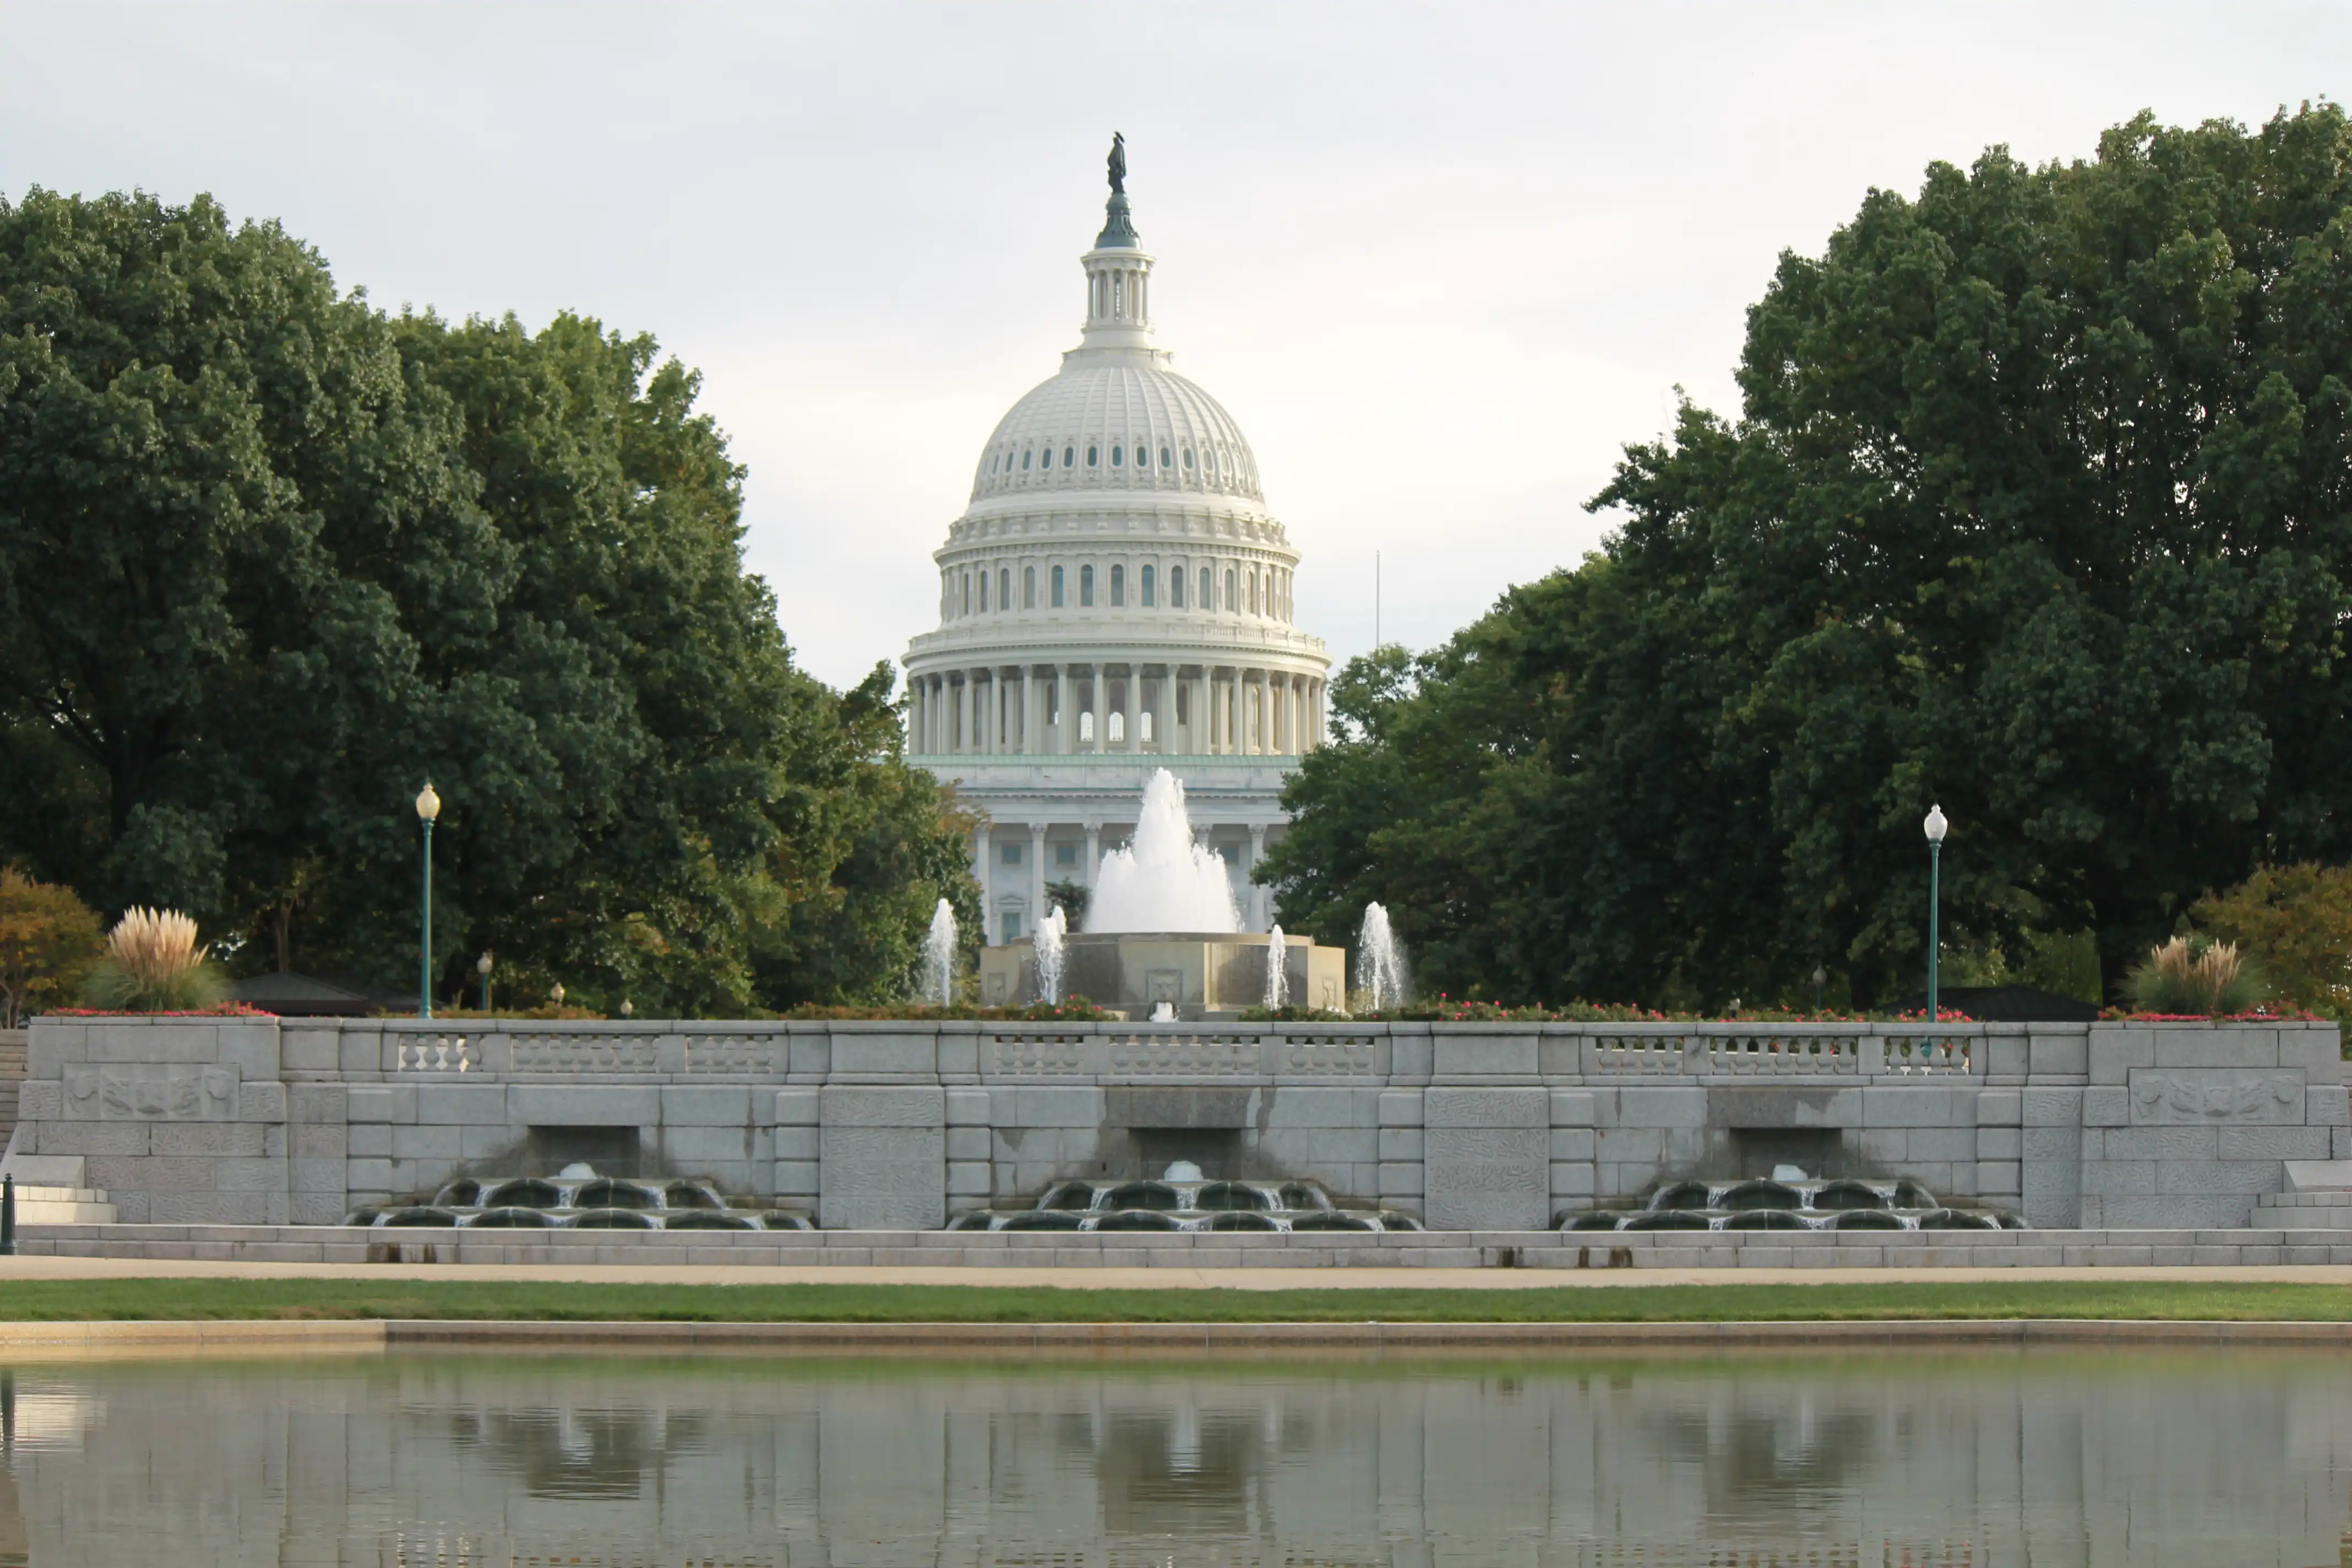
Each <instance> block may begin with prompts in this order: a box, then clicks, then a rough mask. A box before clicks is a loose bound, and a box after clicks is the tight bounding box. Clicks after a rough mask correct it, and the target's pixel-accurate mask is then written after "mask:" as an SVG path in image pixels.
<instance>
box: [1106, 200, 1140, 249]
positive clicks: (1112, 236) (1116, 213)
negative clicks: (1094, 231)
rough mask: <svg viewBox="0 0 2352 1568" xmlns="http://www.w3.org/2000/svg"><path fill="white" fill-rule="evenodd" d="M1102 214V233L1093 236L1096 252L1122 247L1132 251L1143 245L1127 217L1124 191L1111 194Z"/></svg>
mask: <svg viewBox="0 0 2352 1568" xmlns="http://www.w3.org/2000/svg"><path fill="white" fill-rule="evenodd" d="M1104 212H1105V215H1106V216H1104V218H1103V231H1102V232H1101V233H1100V234H1098V235H1097V236H1095V248H1096V249H1097V250H1107V249H1108V248H1110V247H1113V246H1124V247H1127V248H1128V249H1129V250H1133V249H1136V248H1138V247H1140V246H1141V245H1142V244H1143V237H1142V236H1140V235H1139V234H1137V233H1136V232H1135V224H1134V222H1133V221H1132V220H1131V219H1129V216H1127V194H1126V193H1125V192H1124V191H1118V192H1114V193H1113V194H1112V195H1111V198H1110V201H1109V203H1108V205H1107V206H1106V207H1105V208H1104Z"/></svg>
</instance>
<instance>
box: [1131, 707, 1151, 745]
mask: <svg viewBox="0 0 2352 1568" xmlns="http://www.w3.org/2000/svg"><path fill="white" fill-rule="evenodd" d="M1135 738H1136V739H1137V740H1138V741H1140V742H1143V743H1144V744H1145V745H1150V743H1151V710H1150V709H1149V708H1146V709H1145V710H1143V711H1142V712H1140V713H1138V714H1137V715H1136V716H1135Z"/></svg>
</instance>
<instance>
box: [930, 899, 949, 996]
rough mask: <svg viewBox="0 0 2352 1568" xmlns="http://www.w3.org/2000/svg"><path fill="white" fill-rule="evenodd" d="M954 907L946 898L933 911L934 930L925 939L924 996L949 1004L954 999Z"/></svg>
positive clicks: (932, 923) (932, 922) (932, 926)
mask: <svg viewBox="0 0 2352 1568" xmlns="http://www.w3.org/2000/svg"><path fill="white" fill-rule="evenodd" d="M955 955H956V918H955V910H952V909H950V908H949V907H948V901H947V900H945V899H941V900H940V905H939V908H937V909H935V910H932V911H931V931H930V934H929V936H927V937H925V938H924V939H923V1000H924V1001H926V1002H932V1003H936V1004H938V1005H940V1006H942V1007H945V1006H949V1005H951V1004H953V1003H954V1001H955Z"/></svg>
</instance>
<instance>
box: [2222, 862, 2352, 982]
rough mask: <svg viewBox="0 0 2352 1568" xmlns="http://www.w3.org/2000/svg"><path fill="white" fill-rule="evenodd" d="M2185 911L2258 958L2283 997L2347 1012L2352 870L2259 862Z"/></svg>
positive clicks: (2351, 956)
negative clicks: (2227, 886)
mask: <svg viewBox="0 0 2352 1568" xmlns="http://www.w3.org/2000/svg"><path fill="white" fill-rule="evenodd" d="M2189 915H2190V918H2191V919H2192V920H2194V921H2196V923H2197V926H2198V929H2199V930H2200V931H2203V932H2205V933H2207V934H2209V935H2210V936H2211V937H2213V938H2216V939H2218V940H2220V941H2221V942H2234V943H2236V944H2237V945H2238V946H2239V947H2240V948H2241V949H2242V950H2243V951H2244V952H2246V953H2247V954H2248V955H2249V956H2250V957H2252V960H2253V961H2254V962H2255V963H2259V964H2260V965H2261V966H2262V972H2263V977H2264V978H2265V979H2266V980H2268V981H2269V982H2270V984H2271V986H2272V988H2273V990H2274V991H2275V992H2276V994H2277V995H2278V997H2279V999H2280V1000H2281V1001H2283V1002H2287V1003H2291V1004H2292V1005H2294V1006H2297V1007H2301V1008H2303V1009H2305V1011H2307V1012H2312V1013H2317V1014H2319V1015H2320V1016H2323V1017H2329V1018H2343V1017H2345V1016H2347V1015H2352V867H2344V866H2317V865H2314V864H2312V863H2311V862H2309V861H2305V862H2304V863H2303V864H2301V865H2298V866H2264V867H2262V868H2258V869H2257V870H2256V871H2255V872H2254V874H2253V875H2252V876H2251V877H2249V878H2247V879H2245V880H2244V881H2243V882H2241V883H2239V884H2238V885H2237V886H2236V887H2234V888H2231V889H2229V890H2227V891H2226V892H2221V893H2212V894H2209V895H2207V896H2206V897H2204V898H2202V899H2200V900H2197V902H2196V904H2195V905H2194V906H2193V907H2192V908H2191V909H2190V910H2189Z"/></svg>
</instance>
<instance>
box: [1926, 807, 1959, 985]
mask: <svg viewBox="0 0 2352 1568" xmlns="http://www.w3.org/2000/svg"><path fill="white" fill-rule="evenodd" d="M1919 826H1921V827H1923V828H1925V829H1926V830H1927V1022H1929V1023H1930V1024H1933V1023H1935V1022H1937V1020H1938V1019H1939V1018H1940V1017H1942V1015H1941V1014H1939V1013H1938V1012H1937V1011H1936V949H1937V933H1936V916H1937V905H1938V904H1940V903H1941V902H1942V901H1943V896H1944V885H1943V877H1944V833H1945V831H1946V829H1948V828H1949V827H1950V826H1951V823H1950V822H1948V820H1946V818H1945V816H1944V808H1943V807H1942V806H1940V805H1931V806H1929V807H1928V808H1927V820H1926V821H1925V822H1923V823H1921V824H1920V825H1919Z"/></svg>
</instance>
